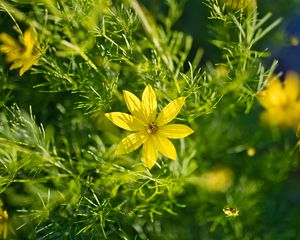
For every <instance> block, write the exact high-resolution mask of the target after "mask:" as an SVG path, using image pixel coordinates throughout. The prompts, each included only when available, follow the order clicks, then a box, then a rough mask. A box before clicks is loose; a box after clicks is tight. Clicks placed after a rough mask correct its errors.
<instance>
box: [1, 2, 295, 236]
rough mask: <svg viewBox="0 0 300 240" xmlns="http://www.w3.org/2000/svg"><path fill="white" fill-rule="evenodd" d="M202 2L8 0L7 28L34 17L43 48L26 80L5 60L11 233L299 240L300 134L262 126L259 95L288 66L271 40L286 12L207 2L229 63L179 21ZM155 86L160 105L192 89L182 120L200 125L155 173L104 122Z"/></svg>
mask: <svg viewBox="0 0 300 240" xmlns="http://www.w3.org/2000/svg"><path fill="white" fill-rule="evenodd" d="M191 1H192V0H191ZM191 1H188V0H185V1H180V0H174V1H171V0H167V1H163V2H162V1H153V4H152V1H151V4H150V6H149V2H148V1H144V4H145V6H144V5H142V1H137V0H126V1H125V0H124V1H123V0H117V1H111V0H72V1H66V0H38V1H34V0H26V1H19V0H5V1H4V0H0V10H1V12H0V16H1V18H0V26H1V32H7V33H9V34H10V35H12V36H14V37H15V39H17V35H18V34H20V33H22V32H25V30H26V29H27V28H28V27H29V26H31V27H32V28H33V29H34V30H35V33H36V35H37V38H38V39H39V42H40V44H41V48H40V51H41V53H42V57H41V59H40V60H39V63H38V65H36V66H33V67H31V68H30V70H29V71H28V72H26V73H25V74H24V75H23V76H22V77H20V76H18V71H16V70H9V65H8V63H6V62H5V61H4V58H5V56H4V55H3V54H1V56H0V108H1V109H0V193H1V195H0V198H1V200H2V201H3V203H4V205H3V206H2V208H3V209H6V210H7V211H8V214H9V220H8V228H9V235H8V239H39V240H42V239H56V240H57V239H124V240H129V239H162V240H164V239H166V240H167V239H168V240H170V239H174V240H176V239H178V240H179V239H180V240H181V239H186V240H189V239H228V240H229V239H296V238H297V237H298V236H299V234H300V232H299V230H298V226H297V225H296V223H297V222H298V221H299V208H298V207H297V206H298V205H299V199H300V198H299V196H300V192H299V184H298V181H299V176H298V173H297V169H298V168H299V156H298V149H297V140H296V136H295V134H294V132H293V131H291V130H282V129H279V128H277V127H267V126H265V125H263V124H261V123H260V116H259V115H260V112H261V108H260V107H259V106H258V104H257V102H256V100H255V96H256V93H257V92H258V91H259V90H261V89H262V88H263V87H264V86H265V80H266V79H267V78H268V77H269V76H271V74H272V73H273V71H274V68H275V66H276V62H275V61H274V64H273V65H272V66H271V67H269V68H267V67H265V66H264V65H263V60H264V58H266V57H267V56H269V54H268V52H267V51H266V50H265V49H266V46H267V44H266V43H265V42H263V41H264V38H265V37H269V36H272V34H273V32H272V30H274V29H275V28H276V27H277V26H278V24H279V23H280V21H281V20H280V19H279V18H278V16H275V17H272V15H271V13H267V14H265V15H261V14H258V12H259V10H260V5H259V4H260V3H259V1H258V8H253V9H248V10H247V9H240V10H233V9H229V8H228V7H226V6H225V5H224V6H223V5H222V4H220V3H219V1H217V0H207V1H203V2H202V4H201V5H200V6H201V10H202V11H204V12H206V14H208V15H209V16H210V17H209V19H208V20H207V21H206V22H204V23H201V24H199V26H198V22H193V21H192V20H191V24H193V25H194V27H196V28H198V27H199V28H203V29H209V34H207V36H206V39H205V40H206V41H207V42H210V44H211V45H214V46H216V47H217V50H216V51H215V54H217V58H214V57H212V58H209V57H208V58H207V59H202V56H203V52H204V53H205V54H207V53H206V49H202V46H198V45H197V44H195V41H194V42H193V37H196V36H193V37H192V36H190V35H188V34H186V33H184V32H183V31H181V30H180V29H179V27H178V26H180V21H181V16H182V14H183V13H184V11H185V6H186V4H189V2H191ZM177 24H178V25H177ZM14 30H16V31H14ZM203 31H204V30H203ZM208 56H209V53H208ZM215 59H218V60H217V61H215ZM147 84H151V85H152V86H153V88H154V89H155V92H156V94H157V100H158V107H159V108H160V109H162V107H163V106H165V105H166V104H167V103H169V102H170V101H171V100H173V99H175V98H177V97H179V96H186V97H187V100H186V104H185V106H184V107H183V109H182V110H181V112H180V114H179V116H178V118H177V120H176V121H177V122H182V121H183V120H184V121H187V125H189V126H191V128H192V129H193V130H194V131H195V133H194V134H193V135H191V136H189V137H188V138H186V139H182V140H175V141H174V143H175V145H176V149H177V155H178V159H177V160H176V161H171V160H170V159H167V158H165V157H163V156H160V157H159V161H158V164H157V165H156V166H155V167H154V168H153V169H151V170H149V169H147V168H146V167H145V166H144V164H143V162H142V160H141V151H140V150H137V151H134V152H132V153H130V154H127V155H122V156H118V157H116V156H115V155H114V151H115V148H116V145H117V144H118V143H119V141H120V140H121V139H122V138H123V137H124V136H125V135H126V134H127V133H125V131H123V130H119V129H118V128H117V127H115V126H114V125H112V124H111V123H110V122H109V121H108V120H107V119H105V117H104V113H105V112H114V111H120V112H126V111H127V109H126V105H125V102H124V100H123V97H122V90H128V91H131V92H133V93H135V94H136V95H137V96H140V95H141V93H142V90H143V89H144V87H145V85H147ZM249 149H252V150H253V149H254V151H255V152H254V154H251V153H249V151H250V150H249ZM223 168H226V169H230V171H232V179H230V184H229V185H230V186H229V187H227V188H223V189H219V190H218V191H210V190H209V189H208V188H207V187H205V186H204V185H203V176H207V175H203V174H205V173H211V172H214V170H215V169H223ZM214 177H215V178H216V176H214ZM225 180H226V178H221V185H222V184H223V182H224V181H225ZM226 206H229V207H232V208H237V209H238V210H239V216H237V217H235V218H233V217H226V215H225V214H224V213H223V211H222V209H223V208H224V207H226ZM1 224H2V223H1V222H0V225H1ZM0 234H1V232H0Z"/></svg>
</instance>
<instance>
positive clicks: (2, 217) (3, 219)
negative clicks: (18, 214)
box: [0, 200, 8, 239]
mask: <svg viewBox="0 0 300 240" xmlns="http://www.w3.org/2000/svg"><path fill="white" fill-rule="evenodd" d="M2 206H3V203H2V201H1V200H0V235H1V236H2V238H3V239H6V238H7V232H8V231H7V221H8V214H7V211H6V210H3V209H2Z"/></svg>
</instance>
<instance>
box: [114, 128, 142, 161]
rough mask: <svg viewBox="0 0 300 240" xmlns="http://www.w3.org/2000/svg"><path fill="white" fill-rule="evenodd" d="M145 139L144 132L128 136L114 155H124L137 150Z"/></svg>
mask: <svg viewBox="0 0 300 240" xmlns="http://www.w3.org/2000/svg"><path fill="white" fill-rule="evenodd" d="M146 138H147V134H145V133H144V132H137V133H132V134H130V135H129V136H127V137H126V138H124V139H123V140H122V141H121V142H120V143H119V145H118V146H117V148H116V152H115V154H116V155H121V154H126V153H130V152H132V151H134V150H136V149H138V148H139V147H140V146H141V145H142V144H143V143H144V142H145V140H146Z"/></svg>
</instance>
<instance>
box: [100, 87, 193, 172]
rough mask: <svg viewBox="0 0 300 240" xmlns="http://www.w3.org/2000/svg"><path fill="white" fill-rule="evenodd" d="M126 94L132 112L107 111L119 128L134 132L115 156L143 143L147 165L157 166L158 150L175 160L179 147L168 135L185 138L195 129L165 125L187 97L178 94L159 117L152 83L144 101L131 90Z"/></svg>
mask: <svg viewBox="0 0 300 240" xmlns="http://www.w3.org/2000/svg"><path fill="white" fill-rule="evenodd" d="M123 94H124V98H125V102H126V105H127V107H128V109H129V111H130V112H131V114H132V115H130V114H127V113H121V112H112V113H106V114H105V116H106V117H107V118H108V119H109V120H110V121H112V122H113V123H114V124H115V125H117V126H119V127H120V128H123V129H126V130H129V131H134V132H135V133H132V134H130V135H129V136H127V137H126V138H124V139H123V140H122V141H121V142H120V143H119V145H118V146H117V148H116V155H120V154H126V153H129V152H132V151H133V150H136V149H137V148H139V147H140V146H141V145H143V148H142V158H143V160H144V163H145V165H146V166H147V167H148V168H152V167H153V166H154V164H155V162H156V160H157V157H158V152H160V153H161V154H162V155H164V156H165V157H167V158H170V159H172V160H176V158H177V156H176V149H175V147H174V145H173V144H172V142H171V141H170V140H169V139H168V138H171V139H178V138H184V137H186V136H188V135H190V134H192V133H193V132H194V131H193V130H192V129H191V128H189V127H188V126H186V125H182V124H168V125H166V124H167V123H169V122H170V121H172V120H173V119H174V118H175V117H176V116H177V114H178V113H179V111H180V110H181V108H182V106H183V104H184V102H185V97H179V98H177V99H175V100H174V101H172V102H170V103H169V104H168V105H167V106H166V107H165V108H163V109H162V111H161V112H160V114H158V116H156V109H157V102H156V96H155V93H154V91H153V89H152V87H151V86H150V85H148V86H146V88H145V90H144V92H143V94H142V101H140V100H139V99H138V98H137V97H136V96H135V95H134V94H132V93H131V92H128V91H123Z"/></svg>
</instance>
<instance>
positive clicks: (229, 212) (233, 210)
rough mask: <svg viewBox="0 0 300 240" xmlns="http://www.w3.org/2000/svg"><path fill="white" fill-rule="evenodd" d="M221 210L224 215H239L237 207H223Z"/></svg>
mask: <svg viewBox="0 0 300 240" xmlns="http://www.w3.org/2000/svg"><path fill="white" fill-rule="evenodd" d="M223 212H224V214H225V215H226V217H234V218H236V217H237V216H239V210H238V209H237V208H231V207H224V208H223Z"/></svg>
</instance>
